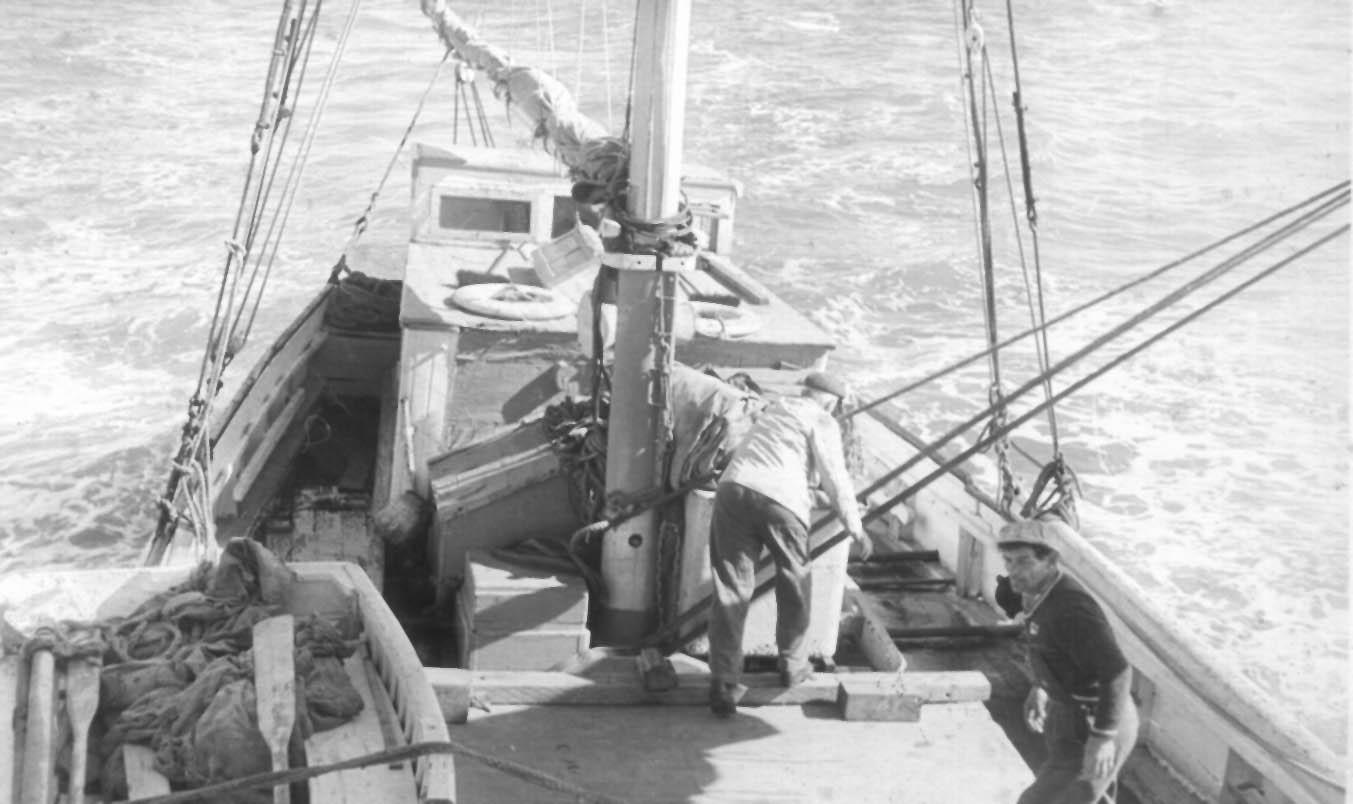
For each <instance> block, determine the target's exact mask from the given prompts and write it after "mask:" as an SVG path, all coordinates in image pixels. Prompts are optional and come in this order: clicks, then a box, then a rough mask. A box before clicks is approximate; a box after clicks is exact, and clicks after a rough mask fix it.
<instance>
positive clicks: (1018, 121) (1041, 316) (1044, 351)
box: [998, 0, 1061, 460]
mask: <svg viewBox="0 0 1353 804" xmlns="http://www.w3.org/2000/svg"><path fill="white" fill-rule="evenodd" d="M1005 18H1006V31H1007V33H1008V34H1009V36H1010V67H1011V76H1012V78H1013V80H1014V83H1015V91H1014V94H1013V95H1012V96H1011V99H1010V101H1011V105H1012V106H1013V107H1014V109H1015V133H1016V135H1017V137H1018V138H1019V164H1020V173H1021V178H1022V179H1023V181H1024V217H1025V220H1026V221H1027V222H1028V225H1029V244H1030V249H1031V251H1032V252H1033V258H1034V281H1035V283H1036V286H1037V291H1038V294H1037V298H1038V320H1037V322H1035V323H1040V322H1046V321H1047V317H1048V311H1047V306H1046V298H1047V297H1046V295H1045V294H1044V293H1043V262H1042V258H1041V255H1040V249H1039V242H1038V201H1037V198H1036V197H1035V195H1034V176H1033V160H1032V159H1030V158H1029V137H1028V131H1027V128H1026V126H1025V124H1024V113H1025V111H1027V110H1026V109H1025V107H1024V88H1023V85H1022V83H1021V81H1020V77H1019V47H1018V46H1017V45H1016V37H1015V9H1014V4H1013V2H1012V0H1006V2H1005ZM998 126H999V122H998ZM998 130H999V129H998ZM1002 151H1004V145H1002ZM1012 192H1013V191H1012ZM1014 208H1015V202H1014V200H1013V199H1012V200H1011V202H1010V209H1011V211H1012V212H1013V211H1014ZM1019 243H1020V265H1021V266H1023V264H1024V250H1023V240H1019ZM1025 285H1026V293H1027V292H1028V291H1027V285H1028V274H1027V272H1026V274H1025ZM1030 303H1031V304H1032V301H1031V302H1030ZM1032 313H1033V311H1032V309H1031V310H1030V314H1031V315H1032ZM1037 341H1038V342H1039V348H1037V349H1035V352H1036V353H1037V354H1038V355H1039V370H1040V371H1045V370H1046V368H1047V364H1048V363H1050V362H1052V350H1051V348H1050V347H1049V346H1048V332H1047V329H1046V328H1044V329H1043V330H1042V332H1041V333H1040V335H1039V337H1038V338H1037ZM1044 391H1045V393H1046V394H1047V395H1048V396H1052V382H1051V381H1049V382H1048V384H1047V386H1046V387H1045V389H1044ZM1048 429H1049V432H1050V433H1051V436H1052V450H1053V457H1054V460H1060V458H1061V451H1060V449H1059V447H1058V443H1057V413H1056V409H1055V408H1054V407H1052V406H1049V407H1048Z"/></svg>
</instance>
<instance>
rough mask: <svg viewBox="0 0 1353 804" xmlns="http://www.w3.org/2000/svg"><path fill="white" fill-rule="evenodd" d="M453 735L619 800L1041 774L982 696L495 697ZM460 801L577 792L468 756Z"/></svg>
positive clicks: (901, 794) (887, 791) (924, 785)
mask: <svg viewBox="0 0 1353 804" xmlns="http://www.w3.org/2000/svg"><path fill="white" fill-rule="evenodd" d="M449 729H450V734H451V739H452V740H455V741H458V742H463V743H466V744H468V745H470V746H472V747H474V748H475V749H477V750H481V751H484V752H486V753H488V754H491V755H492V756H495V757H500V758H503V759H507V760H514V761H517V762H519V763H521V764H524V765H528V766H529V767H531V768H532V769H533V770H535V771H537V772H540V773H543V774H545V775H548V776H550V777H553V778H555V779H558V780H561V781H564V782H567V783H568V784H570V785H573V786H575V787H579V788H583V789H586V790H588V791H590V792H592V793H596V794H600V795H605V796H611V797H614V798H618V799H620V800H624V801H663V802H748V801H804V802H808V801H812V802H818V801H846V802H892V801H896V802H902V801H905V802H908V804H926V802H934V804H951V802H954V801H993V802H994V801H1014V800H1015V799H1016V798H1018V797H1019V794H1020V791H1021V790H1023V789H1024V788H1025V787H1026V786H1027V785H1028V784H1029V782H1030V781H1031V780H1032V778H1033V776H1032V774H1031V772H1030V771H1029V769H1028V767H1027V766H1026V765H1025V763H1024V761H1023V760H1022V759H1021V758H1020V756H1019V754H1018V753H1017V752H1016V751H1015V749H1014V748H1012V747H1011V745H1010V743H1009V741H1008V740H1007V739H1006V736H1005V734H1004V732H1003V731H1002V730H1001V728H1000V727H999V726H997V725H996V724H995V723H994V722H993V721H992V719H991V716H990V714H989V713H988V712H987V709H986V707H985V706H983V704H981V703H977V702H968V703H953V704H941V705H931V706H926V707H924V708H923V710H922V714H921V719H920V721H919V722H915V723H896V722H891V723H877V722H848V721H844V720H841V719H840V716H839V715H838V713H837V711H836V707H835V706H833V705H831V704H804V705H801V706H764V707H756V708H749V707H744V708H740V709H739V710H738V713H737V715H736V716H734V717H733V718H730V719H728V720H720V719H717V718H715V717H713V716H712V715H711V714H710V712H709V711H708V710H707V709H706V708H704V707H702V706H623V707H604V706H501V707H499V706H496V707H494V708H493V711H492V712H491V713H485V712H481V711H477V710H476V711H472V712H471V715H470V719H469V721H468V722H467V723H465V724H463V725H450V726H449ZM456 785H457V793H458V794H459V797H460V798H461V799H463V800H465V801H521V802H552V801H575V800H576V799H575V798H574V797H573V796H570V795H568V794H564V793H558V792H554V791H551V790H547V789H545V788H544V787H541V786H537V785H535V784H532V783H530V782H527V781H525V780H521V779H518V778H515V777H513V776H509V775H507V774H505V773H503V772H500V771H498V770H495V769H492V768H490V767H488V766H486V765H483V764H481V763H478V762H474V761H472V760H468V759H464V760H459V761H457V763H456Z"/></svg>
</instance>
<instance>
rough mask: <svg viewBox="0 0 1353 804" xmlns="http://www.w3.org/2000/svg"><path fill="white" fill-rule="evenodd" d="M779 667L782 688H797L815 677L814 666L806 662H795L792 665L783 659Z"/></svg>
mask: <svg viewBox="0 0 1353 804" xmlns="http://www.w3.org/2000/svg"><path fill="white" fill-rule="evenodd" d="M779 665H780V668H779V669H780V686H782V687H797V686H798V685H800V684H802V683H803V682H805V681H807V680H808V679H810V678H812V677H813V665H811V664H809V663H808V662H804V663H803V664H798V663H797V662H795V663H794V664H792V665H791V664H790V663H789V662H787V661H785V660H784V659H781V660H780V662H779Z"/></svg>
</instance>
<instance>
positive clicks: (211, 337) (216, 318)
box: [189, 0, 300, 407]
mask: <svg viewBox="0 0 1353 804" xmlns="http://www.w3.org/2000/svg"><path fill="white" fill-rule="evenodd" d="M299 13H300V2H299V0H288V1H287V3H286V5H285V6H283V8H282V13H281V16H280V17H279V18H278V21H277V33H276V34H275V35H274V39H273V58H272V61H271V62H270V63H269V65H268V77H267V79H266V80H265V81H264V85H263V100H262V102H261V103H260V104H259V112H258V119H257V120H256V121H255V122H254V131H253V133H252V134H251V135H250V137H249V165H248V167H247V169H246V170H245V175H244V188H243V189H242V190H241V191H240V201H239V204H238V205H237V206H236V209H235V223H234V225H233V226H232V227H231V236H230V239H229V240H227V241H226V262H225V268H224V269H223V270H222V271H221V284H220V286H219V287H218V288H217V291H216V303H215V307H214V309H213V311H212V319H211V321H212V323H211V327H210V329H209V330H208V335H207V349H206V353H205V354H204V355H203V360H202V366H201V369H200V370H199V372H198V376H197V389H196V391H195V392H194V393H193V397H192V400H193V401H192V402H190V403H189V405H190V407H191V406H192V404H193V402H200V401H201V399H202V395H203V393H204V391H205V389H206V388H207V387H208V376H209V373H210V372H211V367H212V366H213V365H214V364H215V363H216V362H217V361H216V359H215V353H216V351H217V347H218V346H219V341H220V340H221V339H222V338H223V337H224V333H223V332H222V331H221V329H220V327H221V325H222V323H223V319H222V315H221V313H222V310H223V309H224V308H225V300H226V298H227V295H226V289H227V287H229V285H230V282H231V276H232V270H231V269H232V266H233V264H234V261H235V259H236V258H237V257H239V256H240V254H241V252H242V249H243V247H242V246H241V245H240V242H239V241H240V233H241V231H240V230H241V228H242V227H243V226H244V222H245V219H246V217H247V214H246V213H247V211H248V209H249V204H248V201H249V193H250V190H251V188H252V186H253V183H254V181H255V179H256V178H258V176H256V174H257V172H258V171H257V169H258V162H259V156H258V154H259V149H260V148H261V146H262V140H263V138H264V132H265V131H270V130H272V129H273V128H274V126H275V124H276V117H277V105H276V104H275V103H274V90H273V87H274V85H275V84H276V82H277V78H278V76H277V67H278V64H279V63H280V62H281V60H282V59H283V58H284V57H285V55H286V53H287V52H289V50H290V47H291V45H290V44H289V43H290V42H291V38H292V35H293V33H294V30H293V27H294V24H295V22H296V19H297V17H298V15H299ZM265 164H266V162H265ZM214 386H215V378H214V377H213V378H212V387H213V393H214Z"/></svg>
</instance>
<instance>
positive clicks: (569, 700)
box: [426, 667, 991, 723]
mask: <svg viewBox="0 0 1353 804" xmlns="http://www.w3.org/2000/svg"><path fill="white" fill-rule="evenodd" d="M426 672H427V675H428V680H429V681H430V682H431V683H432V686H433V689H434V690H435V691H436V693H437V701H438V703H439V704H440V705H441V707H442V713H443V715H444V716H445V717H446V720H447V722H449V723H464V722H465V720H466V718H467V717H468V714H469V707H470V706H471V702H474V705H485V706H493V705H501V706H508V705H522V704H527V705H555V706H558V705H574V706H597V705H602V706H623V705H653V704H667V705H676V706H706V705H708V703H709V675H708V674H705V673H690V672H678V673H677V686H676V688H674V689H671V690H667V691H665V692H652V691H649V690H646V689H645V688H644V684H643V679H642V677H641V676H640V674H639V673H638V672H633V673H615V674H606V675H593V676H581V675H574V674H572V673H561V672H556V671H526V670H494V671H475V670H460V669H454V668H439V667H429V668H427V669H426ZM742 683H743V684H745V685H746V686H747V695H746V696H745V697H744V698H743V699H742V705H743V706H788V705H793V706H798V705H802V704H808V703H832V704H837V705H839V706H841V707H842V715H843V717H844V718H845V719H865V718H869V719H879V718H880V717H882V714H881V713H883V712H885V711H895V712H896V713H897V714H898V716H899V717H901V716H902V715H906V717H905V719H911V720H914V719H916V716H918V715H919V709H920V707H921V706H923V705H925V704H934V703H955V702H962V701H985V700H986V699H987V698H989V697H990V696H991V684H990V682H989V681H988V680H987V677H986V676H985V675H983V674H982V673H979V672H975V671H971V670H961V671H945V672H933V673H839V674H838V673H818V674H816V675H815V676H813V677H812V678H811V679H809V680H808V681H805V682H804V683H802V684H799V685H798V686H795V687H791V688H785V687H782V686H780V679H779V675H778V674H776V673H746V674H744V675H743V677H742ZM852 700H853V701H854V703H851V701H852ZM897 702H905V704H906V705H905V706H904V705H902V704H900V703H897ZM853 713H859V714H858V717H853V716H852V714H853ZM893 719H897V718H893Z"/></svg>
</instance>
